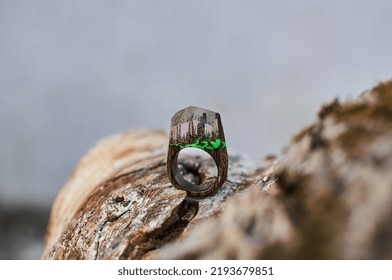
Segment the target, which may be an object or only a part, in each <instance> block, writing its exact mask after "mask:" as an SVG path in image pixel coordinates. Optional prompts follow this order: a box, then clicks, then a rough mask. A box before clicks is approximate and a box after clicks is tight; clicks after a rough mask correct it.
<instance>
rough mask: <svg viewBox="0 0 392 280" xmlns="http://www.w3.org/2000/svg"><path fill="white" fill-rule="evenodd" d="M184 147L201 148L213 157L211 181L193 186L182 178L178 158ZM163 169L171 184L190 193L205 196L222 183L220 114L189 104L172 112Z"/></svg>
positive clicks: (223, 145) (224, 164) (223, 148)
mask: <svg viewBox="0 0 392 280" xmlns="http://www.w3.org/2000/svg"><path fill="white" fill-rule="evenodd" d="M185 148H198V149H201V150H203V151H205V152H206V153H208V154H209V155H210V156H211V157H212V158H213V160H214V162H215V164H216V167H217V170H218V174H217V178H216V180H215V181H214V182H213V183H212V184H210V185H194V184H192V183H190V182H188V181H187V180H186V179H184V177H182V175H181V173H180V171H179V169H178V164H177V159H178V155H179V153H180V151H181V150H182V149H185ZM166 169H167V175H168V177H169V179H170V181H171V183H172V184H173V186H174V187H176V188H177V189H181V190H185V191H187V192H188V195H189V196H194V197H201V196H208V195H211V194H213V193H214V192H216V191H217V190H218V189H219V188H220V187H221V186H222V185H223V183H224V182H225V181H226V178H227V169H228V156H227V149H226V141H225V135H224V132H223V127H222V122H221V118H220V115H219V113H216V112H212V111H209V110H206V109H202V108H199V107H194V106H191V107H187V108H185V109H183V110H180V111H178V112H177V113H175V114H174V116H173V117H172V119H171V128H170V141H169V150H168V155H167V162H166Z"/></svg>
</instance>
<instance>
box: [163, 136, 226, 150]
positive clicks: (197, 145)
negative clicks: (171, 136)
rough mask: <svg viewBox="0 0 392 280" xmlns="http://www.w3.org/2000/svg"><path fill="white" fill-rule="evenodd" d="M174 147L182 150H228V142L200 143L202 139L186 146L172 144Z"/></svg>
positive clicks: (218, 140)
mask: <svg viewBox="0 0 392 280" xmlns="http://www.w3.org/2000/svg"><path fill="white" fill-rule="evenodd" d="M170 146H172V147H180V149H184V148H199V149H201V150H204V151H205V150H218V149H224V148H226V142H225V141H222V140H221V139H219V138H218V139H216V140H215V141H213V140H210V141H206V140H204V141H200V138H197V139H196V140H195V142H193V143H192V144H186V145H181V144H177V143H176V144H170Z"/></svg>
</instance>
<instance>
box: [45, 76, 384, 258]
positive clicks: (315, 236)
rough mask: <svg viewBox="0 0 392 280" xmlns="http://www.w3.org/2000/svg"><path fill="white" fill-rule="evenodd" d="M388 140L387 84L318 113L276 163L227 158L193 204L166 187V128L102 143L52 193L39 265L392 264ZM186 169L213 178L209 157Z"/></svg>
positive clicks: (270, 159) (189, 160)
mask: <svg viewBox="0 0 392 280" xmlns="http://www.w3.org/2000/svg"><path fill="white" fill-rule="evenodd" d="M391 136H392V82H387V83H382V84H380V85H378V86H376V87H375V88H374V89H372V90H370V91H367V92H365V93H363V94H362V95H361V96H360V97H359V98H357V99H356V100H353V101H349V102H344V103H341V102H339V101H337V100H335V101H333V102H332V103H330V104H328V105H325V106H323V107H322V108H321V110H320V112H319V115H318V119H317V120H316V121H315V123H314V124H313V125H311V126H310V127H308V128H306V129H304V130H303V131H301V132H300V133H298V134H297V135H295V136H294V137H293V139H292V140H291V142H290V143H289V145H288V146H287V147H286V149H285V150H284V151H283V154H282V155H281V156H280V157H279V158H276V157H268V158H266V159H265V160H264V161H262V162H257V161H254V160H252V159H248V158H245V157H244V156H242V155H240V154H231V155H230V153H229V172H228V178H227V181H226V183H225V184H224V185H223V186H222V187H221V188H220V189H219V191H218V192H217V193H216V194H214V195H213V196H210V197H207V198H200V199H189V198H188V197H187V195H186V192H184V191H181V190H178V189H175V188H174V187H173V186H172V185H171V184H170V182H169V180H168V178H167V175H166V153H167V147H168V139H169V136H168V135H167V134H166V133H165V132H162V131H153V130H139V131H130V132H126V133H122V134H119V135H116V136H113V137H110V138H107V139H103V140H101V141H100V142H99V143H98V144H97V145H96V146H95V147H94V148H93V149H92V150H91V151H90V152H89V153H88V154H87V155H86V156H85V157H84V158H83V159H82V160H81V161H80V163H79V164H78V166H77V167H76V169H75V171H74V173H73V175H72V176H71V178H70V179H69V181H68V182H67V183H66V185H65V186H64V188H63V190H62V191H61V192H60V194H59V195H58V197H57V199H56V201H55V203H54V205H53V208H52V213H51V218H50V223H49V225H48V231H47V238H46V247H45V251H44V254H43V258H44V259H255V258H262V259H275V258H277V259H391V258H392V172H391V168H392V141H391ZM181 164H182V170H183V173H184V176H185V177H187V179H188V180H191V181H192V180H194V181H195V182H196V181H197V180H211V179H212V176H213V173H212V169H213V163H212V162H207V161H204V162H202V163H201V164H200V159H194V158H190V157H189V158H186V159H185V160H184V161H183V162H182V163H181ZM195 170H197V172H195Z"/></svg>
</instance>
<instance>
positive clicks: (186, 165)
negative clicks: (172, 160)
mask: <svg viewBox="0 0 392 280" xmlns="http://www.w3.org/2000/svg"><path fill="white" fill-rule="evenodd" d="M177 166H178V170H179V171H180V174H181V176H182V177H183V178H184V179H185V180H186V181H188V182H189V183H191V184H194V185H198V186H201V185H203V186H206V185H210V184H213V182H215V180H216V178H217V175H218V169H217V167H216V165H215V162H214V159H213V158H212V157H211V156H210V155H209V154H208V153H206V152H205V151H203V150H200V149H197V148H185V149H182V150H181V151H180V152H179V154H178V160H177Z"/></svg>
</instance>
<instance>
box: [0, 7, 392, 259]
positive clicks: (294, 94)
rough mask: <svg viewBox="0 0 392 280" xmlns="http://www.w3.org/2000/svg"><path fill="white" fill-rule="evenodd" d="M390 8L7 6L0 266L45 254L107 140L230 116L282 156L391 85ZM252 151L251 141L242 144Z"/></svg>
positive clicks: (235, 139) (0, 62)
mask: <svg viewBox="0 0 392 280" xmlns="http://www.w3.org/2000/svg"><path fill="white" fill-rule="evenodd" d="M391 12H392V1H389V0H373V1H358V0H351V1H289V0H287V1H256V0H255V1H246V0H241V1H227V0H226V1H200V0H197V1H196V0H191V1H184V0H173V1H147V0H140V1H98V0H94V1H92V0H85V1H76V0H72V1H70V0H66V1H65V0H63V1H57V0H37V1H29V0H26V1H18V0H0V136H1V138H0V258H5V259H7V258H9V259H15V258H16V259H18V258H24V259H26V258H27V259H28V258H39V257H40V255H41V251H42V244H43V243H42V242H43V236H44V230H45V226H46V222H47V218H48V213H49V207H50V205H51V203H52V201H53V199H54V198H55V195H56V194H57V193H58V191H59V190H60V188H61V187H62V185H63V184H64V182H65V181H66V180H67V177H68V176H69V175H70V173H71V171H72V169H73V168H74V166H75V164H76V163H77V162H78V160H79V159H80V158H81V157H82V156H83V155H84V154H85V153H86V151H87V150H88V149H89V148H90V147H92V146H93V145H94V143H95V142H96V141H97V140H98V139H100V138H101V137H104V136H107V135H110V134H114V133H118V132H120V131H123V130H126V129H129V128H141V127H143V128H161V129H168V126H169V121H170V118H171V116H172V114H173V113H174V112H176V111H177V110H179V109H182V108H183V107H186V106H189V105H196V106H201V107H205V108H207V109H211V110H215V111H218V112H220V113H221V115H222V119H223V124H224V128H225V134H226V139H227V142H228V145H229V149H231V150H236V151H242V152H244V153H248V154H251V156H252V157H254V158H255V159H260V158H262V157H263V156H265V155H266V154H270V153H279V152H280V151H281V149H282V147H284V145H286V144H287V143H288V142H289V140H290V137H291V135H292V134H293V133H294V132H296V131H298V130H299V129H301V127H303V126H304V125H306V124H308V123H310V122H312V121H313V119H314V117H315V114H316V112H317V110H318V109H319V107H320V105H321V104H322V103H325V102H327V101H330V100H331V99H333V98H334V97H340V98H341V99H345V98H349V97H351V98H354V97H355V96H357V94H359V93H360V92H361V91H363V90H365V89H367V88H369V87H371V86H372V85H374V84H376V83H378V82H379V81H382V80H385V79H389V78H391V77H392V63H391V62H392V36H391V35H392V34H391V28H392V17H391V16H390V15H391ZM244 136H245V139H246V142H244V140H243V139H244V138H243V137H244Z"/></svg>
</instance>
